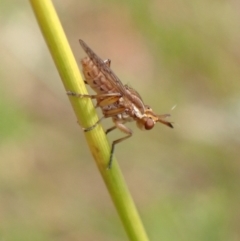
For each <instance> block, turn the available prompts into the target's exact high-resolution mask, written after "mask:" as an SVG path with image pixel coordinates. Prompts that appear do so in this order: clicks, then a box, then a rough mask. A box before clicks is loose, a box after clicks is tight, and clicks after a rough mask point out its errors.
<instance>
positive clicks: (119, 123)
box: [106, 121, 132, 169]
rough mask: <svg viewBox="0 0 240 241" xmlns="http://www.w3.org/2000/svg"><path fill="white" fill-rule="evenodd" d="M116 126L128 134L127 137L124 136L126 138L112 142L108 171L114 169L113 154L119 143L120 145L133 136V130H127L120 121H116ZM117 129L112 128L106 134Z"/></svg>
mask: <svg viewBox="0 0 240 241" xmlns="http://www.w3.org/2000/svg"><path fill="white" fill-rule="evenodd" d="M115 125H116V127H115V128H118V129H119V130H121V131H122V132H124V133H126V134H127V136H124V137H122V138H120V139H117V140H115V141H113V142H112V146H111V151H110V158H109V163H108V169H111V167H112V161H113V160H112V158H113V153H114V149H115V146H116V145H117V144H118V143H120V142H122V141H124V140H126V139H128V138H130V137H131V136H132V130H131V129H129V128H127V127H126V126H125V125H124V124H123V123H121V122H118V121H115ZM115 128H114V127H111V128H110V129H108V130H107V131H106V133H108V132H110V131H112V130H114V129H115Z"/></svg>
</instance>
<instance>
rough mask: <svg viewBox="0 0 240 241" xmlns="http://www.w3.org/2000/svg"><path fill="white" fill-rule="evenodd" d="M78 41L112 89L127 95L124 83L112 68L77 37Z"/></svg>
mask: <svg viewBox="0 0 240 241" xmlns="http://www.w3.org/2000/svg"><path fill="white" fill-rule="evenodd" d="M79 43H80V45H81V46H82V48H83V50H84V51H85V52H86V54H87V55H88V57H89V58H90V59H91V60H92V61H93V63H94V64H95V65H96V66H97V68H98V69H99V70H100V71H101V72H102V73H103V74H104V76H105V77H106V78H107V80H108V81H109V82H110V84H111V85H112V86H114V89H115V90H116V91H117V92H119V93H120V94H122V95H123V96H126V97H127V96H128V95H129V94H128V93H127V92H126V90H125V87H124V85H123V84H122V82H121V80H120V79H119V78H118V77H117V76H116V75H115V74H114V73H113V72H112V70H111V69H110V68H109V67H108V66H107V65H106V64H105V63H104V61H103V60H102V59H101V58H99V57H98V56H97V55H96V54H95V53H94V52H93V51H92V50H91V49H90V48H89V47H88V45H87V44H86V43H85V42H84V41H83V40H81V39H79Z"/></svg>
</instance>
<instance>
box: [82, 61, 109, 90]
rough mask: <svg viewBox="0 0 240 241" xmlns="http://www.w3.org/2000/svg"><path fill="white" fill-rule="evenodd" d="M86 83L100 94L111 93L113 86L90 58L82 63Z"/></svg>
mask: <svg viewBox="0 0 240 241" xmlns="http://www.w3.org/2000/svg"><path fill="white" fill-rule="evenodd" d="M81 64H82V69H83V74H84V77H85V80H86V82H87V83H88V84H89V85H90V87H91V88H92V89H93V90H94V91H95V92H96V93H98V94H103V93H109V92H110V91H111V90H112V89H113V86H112V85H111V84H110V82H109V81H107V79H106V77H105V76H104V75H103V73H102V72H101V71H100V70H99V69H98V67H97V66H96V65H95V64H94V63H93V61H92V60H91V59H90V58H89V57H85V58H83V59H82V61H81Z"/></svg>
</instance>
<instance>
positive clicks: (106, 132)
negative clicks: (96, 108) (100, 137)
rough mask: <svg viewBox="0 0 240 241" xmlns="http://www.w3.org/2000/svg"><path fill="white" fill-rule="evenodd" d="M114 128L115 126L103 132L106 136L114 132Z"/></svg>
mask: <svg viewBox="0 0 240 241" xmlns="http://www.w3.org/2000/svg"><path fill="white" fill-rule="evenodd" d="M116 128H117V127H116V126H113V127H111V128H109V129H107V130H106V131H105V134H106V135H107V134H108V133H109V132H111V131H113V130H115V129H116Z"/></svg>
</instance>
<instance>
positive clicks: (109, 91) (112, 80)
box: [67, 39, 173, 168]
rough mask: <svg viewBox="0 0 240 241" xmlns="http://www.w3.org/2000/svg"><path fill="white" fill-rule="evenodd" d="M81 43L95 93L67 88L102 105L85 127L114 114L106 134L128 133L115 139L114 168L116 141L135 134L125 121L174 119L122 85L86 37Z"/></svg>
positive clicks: (145, 123)
mask: <svg viewBox="0 0 240 241" xmlns="http://www.w3.org/2000/svg"><path fill="white" fill-rule="evenodd" d="M79 42H80V45H81V46H82V48H83V50H84V51H85V52H86V54H87V55H88V57H85V58H83V59H82V61H81V64H82V68H83V74H84V77H85V79H86V80H85V83H86V84H89V85H90V87H91V88H92V89H93V90H94V91H95V92H96V95H83V94H78V93H74V92H71V91H68V92H67V94H68V95H72V96H76V97H80V98H82V97H87V98H91V99H96V101H97V104H96V107H100V108H101V109H102V113H103V117H102V118H100V119H99V121H97V123H95V124H94V125H93V126H91V127H88V128H85V129H84V131H90V130H92V129H93V128H94V127H95V126H96V125H97V124H98V123H99V122H100V121H101V120H102V119H103V118H108V117H111V118H112V121H113V123H114V126H113V127H111V128H109V129H107V130H106V134H107V133H109V132H110V131H112V130H114V129H116V128H118V129H119V130H121V131H122V132H124V133H126V134H127V135H126V136H124V137H122V138H120V139H117V140H115V141H113V142H112V146H111V152H110V158H109V163H108V168H111V165H112V157H113V152H114V148H115V145H116V144H118V143H120V142H121V141H124V140H126V139H127V138H129V137H131V136H132V130H131V129H129V128H128V127H126V126H125V123H126V122H130V121H136V123H137V126H138V127H139V128H140V129H145V130H150V129H152V128H153V127H154V125H155V123H157V122H160V123H162V124H165V125H167V126H169V127H171V128H173V125H172V124H171V122H168V121H166V120H165V118H166V117H168V116H170V115H169V114H165V115H157V114H154V112H153V111H152V109H151V108H150V107H149V106H148V105H145V104H144V103H143V100H142V98H141V96H140V95H139V94H138V92H137V91H136V90H134V89H133V88H131V87H129V86H128V85H123V84H122V82H121V81H120V79H119V78H118V77H117V76H116V75H115V74H114V73H113V71H112V70H111V69H110V63H111V61H110V60H109V59H107V60H102V59H100V58H99V57H98V56H97V55H96V54H95V53H94V52H93V51H92V50H91V49H90V48H89V47H88V45H87V44H86V43H85V42H84V41H83V40H81V39H80V40H79Z"/></svg>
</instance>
